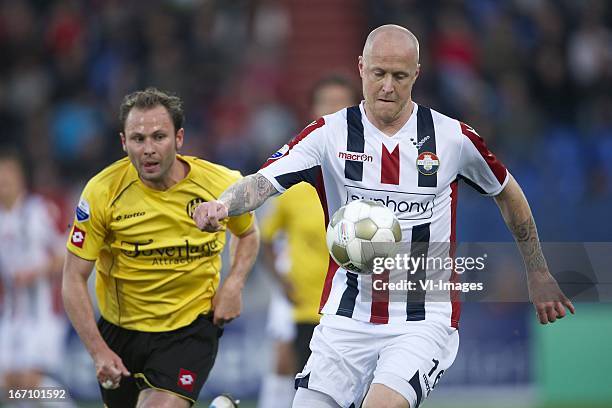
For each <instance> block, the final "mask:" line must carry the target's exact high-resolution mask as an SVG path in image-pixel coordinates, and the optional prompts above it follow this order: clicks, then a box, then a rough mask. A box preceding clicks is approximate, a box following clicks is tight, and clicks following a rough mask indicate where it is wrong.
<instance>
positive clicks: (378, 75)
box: [374, 71, 385, 78]
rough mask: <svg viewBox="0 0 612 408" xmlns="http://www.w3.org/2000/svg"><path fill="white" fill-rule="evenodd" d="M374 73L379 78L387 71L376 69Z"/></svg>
mask: <svg viewBox="0 0 612 408" xmlns="http://www.w3.org/2000/svg"><path fill="white" fill-rule="evenodd" d="M374 75H375V76H376V77H378V78H382V77H383V76H384V75H385V73H384V72H382V71H374Z"/></svg>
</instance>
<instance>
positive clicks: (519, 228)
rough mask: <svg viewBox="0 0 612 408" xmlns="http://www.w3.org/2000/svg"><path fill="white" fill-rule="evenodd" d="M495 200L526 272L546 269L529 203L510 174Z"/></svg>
mask: <svg viewBox="0 0 612 408" xmlns="http://www.w3.org/2000/svg"><path fill="white" fill-rule="evenodd" d="M495 202H496V203H497V205H498V206H499V209H500V210H501V213H502V216H503V217H504V221H506V225H507V226H508V228H509V229H510V231H511V232H512V235H513V236H514V239H515V240H516V243H517V244H518V247H519V250H520V251H521V255H522V256H523V260H524V262H525V267H526V269H527V273H531V272H541V271H548V266H547V265H546V259H544V255H543V254H542V247H541V245H540V239H539V238H538V230H537V228H536V224H535V221H534V220H533V216H532V214H531V209H530V208H529V203H528V202H527V199H526V198H525V195H524V194H523V191H522V190H521V187H520V186H519V185H518V183H517V182H516V180H514V178H513V177H512V176H510V180H509V181H508V184H507V185H506V188H504V190H503V191H502V192H501V193H500V194H499V195H498V196H496V197H495Z"/></svg>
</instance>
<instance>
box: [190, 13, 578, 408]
mask: <svg viewBox="0 0 612 408" xmlns="http://www.w3.org/2000/svg"><path fill="white" fill-rule="evenodd" d="M358 68H359V73H360V76H361V79H362V85H363V93H364V97H365V101H364V102H363V103H362V104H361V105H360V106H356V107H350V108H347V109H343V110H341V111H339V112H337V113H335V114H332V115H329V116H326V117H324V118H322V119H319V120H317V121H315V122H313V123H311V124H310V125H308V126H307V127H306V128H305V129H304V130H303V131H302V132H301V133H300V135H298V136H297V137H296V138H295V139H293V140H292V141H291V142H290V143H289V144H288V145H285V146H284V147H283V148H281V149H280V150H279V151H278V152H277V153H276V154H274V155H273V156H272V157H271V158H270V160H268V162H266V163H265V164H264V166H263V167H262V169H260V170H259V172H258V173H256V174H253V175H249V176H247V177H245V178H244V179H242V180H240V181H239V182H238V183H236V184H234V185H232V186H231V187H230V188H229V189H228V190H226V191H225V192H223V194H222V195H221V196H220V198H219V200H218V201H213V202H207V203H202V204H200V205H199V206H198V208H197V209H196V210H195V214H194V219H195V220H196V223H197V225H198V227H199V228H201V229H203V230H205V231H216V230H218V229H219V228H220V224H219V223H220V222H223V220H224V219H225V218H226V217H228V216H230V215H231V216H236V215H238V214H242V213H245V212H248V211H252V210H253V209H255V208H257V207H259V206H260V205H261V204H263V202H264V201H265V200H266V199H267V198H269V197H271V196H273V195H275V194H279V193H283V192H285V191H286V189H288V188H290V187H291V186H293V185H294V184H296V183H298V182H300V181H308V182H310V183H311V184H312V185H313V186H316V188H317V189H318V191H319V192H320V194H319V196H322V197H325V199H324V200H323V201H322V204H323V205H324V208H326V209H327V211H328V213H327V214H326V215H327V216H330V215H331V214H334V213H335V212H336V211H337V210H338V209H339V208H340V207H341V206H342V205H343V204H345V203H346V202H347V199H350V198H349V197H350V196H349V191H350V190H349V188H348V187H352V188H353V190H352V191H357V192H359V194H360V195H364V196H366V197H371V199H376V197H380V196H379V195H377V194H380V193H384V194H385V195H386V196H387V199H390V200H396V201H399V200H403V199H407V198H406V196H407V194H410V195H409V197H410V200H414V201H415V202H417V203H420V204H419V205H420V206H422V205H425V204H427V205H430V204H431V205H432V207H433V208H432V214H431V215H430V216H429V217H428V218H429V220H425V222H423V220H422V219H421V218H420V217H419V216H422V215H423V214H422V213H420V212H417V213H415V212H414V211H412V210H410V208H409V207H408V208H407V209H406V210H403V211H402V210H396V211H395V212H396V214H398V218H399V220H400V224H401V227H402V232H403V242H406V243H410V245H411V248H412V251H423V252H416V253H424V254H426V255H425V256H449V254H451V253H449V252H448V246H447V247H446V248H447V252H446V254H436V253H435V252H434V253H433V254H432V253H429V252H427V251H428V250H429V246H430V243H436V242H446V243H448V242H454V241H455V231H454V229H455V219H454V217H455V211H456V207H455V206H456V199H457V198H456V189H457V182H458V179H459V178H461V179H464V180H466V181H467V183H468V184H469V185H471V186H472V187H474V188H475V189H476V190H477V191H479V192H480V193H481V194H484V195H488V196H492V197H494V199H495V202H496V203H497V205H498V207H499V208H500V211H501V214H502V216H503V218H504V221H505V222H506V225H507V226H508V228H509V230H510V231H511V232H512V234H513V236H514V238H515V240H516V241H517V244H518V246H519V250H520V252H521V254H522V256H523V259H524V262H525V266H526V271H527V281H528V285H529V295H530V299H531V301H532V303H533V304H534V307H535V309H536V315H537V318H538V320H539V321H540V323H542V324H547V323H552V322H555V321H556V320H557V319H559V318H563V317H564V316H565V315H566V311H565V308H566V307H567V308H568V309H569V310H570V311H571V312H572V313H573V312H574V307H573V305H572V303H571V301H570V300H569V299H567V297H566V296H565V295H564V294H563V292H562V291H561V290H560V289H559V286H558V285H557V283H556V281H555V279H554V277H553V276H552V275H551V274H550V272H549V270H548V266H547V264H546V260H545V258H544V256H543V254H542V249H541V246H540V241H539V238H538V233H537V229H536V225H535V222H534V219H533V216H532V214H531V209H530V207H529V204H528V202H527V200H526V198H525V196H524V195H523V192H522V190H521V188H520V186H519V185H518V183H517V182H516V180H514V178H513V177H512V176H511V175H510V173H509V172H508V170H507V169H506V168H505V166H504V165H503V164H501V162H499V160H497V158H496V157H495V156H494V155H493V153H491V152H490V151H489V150H488V148H487V146H486V144H485V143H484V140H483V139H482V138H481V137H480V136H478V134H477V133H476V132H475V131H474V129H472V128H471V127H470V126H468V125H466V124H464V123H461V122H459V121H458V120H455V119H452V118H449V117H447V116H445V115H442V114H440V113H438V112H435V111H433V110H432V109H429V108H427V107H424V106H422V105H418V104H415V103H414V102H413V101H412V88H413V85H414V83H415V81H416V79H417V78H418V76H419V72H420V64H419V43H418V40H417V38H416V37H415V36H414V35H413V34H412V33H411V32H410V31H408V30H407V29H406V28H404V27H401V26H397V25H384V26H381V27H378V28H376V29H375V30H373V31H372V32H371V33H370V34H369V35H368V38H367V39H366V42H365V45H364V48H363V54H362V55H361V56H360V57H359V63H358ZM347 150H348V151H349V152H356V153H358V156H359V157H366V158H367V157H368V156H369V157H371V159H366V160H364V161H356V160H349V159H345V160H342V157H343V155H342V154H341V153H343V152H346V151H347ZM438 155H439V157H438ZM339 159H340V160H339ZM347 184H348V185H347ZM419 196H420V197H419ZM427 197H429V198H427ZM431 197H436V205H435V206H434V205H433V198H431ZM417 200H418V201H417ZM398 207H399V206H398ZM419 211H420V210H419ZM396 272H399V273H400V274H401V275H402V276H403V279H407V278H406V274H408V275H410V276H408V278H410V279H426V276H427V275H426V272H428V271H425V270H424V269H422V270H420V271H419V270H416V271H406V270H404V271H402V270H398V271H396ZM413 274H414V275H416V276H414V277H412V275H413ZM445 276H446V278H445V279H446V280H449V279H454V278H451V276H452V275H451V271H450V270H446V271H445ZM395 278H396V279H397V278H398V276H396V277H395ZM374 279H377V280H379V281H383V282H384V281H386V282H390V281H391V276H390V274H389V272H388V271H387V272H384V273H383V274H381V276H376V277H372V276H367V275H357V274H355V273H352V272H349V271H346V270H344V269H343V268H339V267H338V265H336V264H334V263H333V262H330V267H329V270H328V274H327V276H326V279H325V286H324V290H323V295H322V301H321V303H322V308H321V311H322V313H323V317H322V318H321V323H320V324H319V325H318V326H317V328H316V330H315V332H314V334H313V337H312V340H311V342H310V347H311V350H312V354H311V356H310V358H309V359H308V362H307V363H306V366H305V367H304V368H303V370H302V372H301V373H300V374H298V376H297V377H296V386H297V387H299V388H298V390H297V392H296V395H295V398H294V401H293V407H296V408H315V407H316V408H335V407H348V406H363V407H364V408H374V407H376V408H379V407H385V408H407V407H411V408H416V407H418V406H419V405H420V403H421V402H422V401H423V400H424V399H425V398H427V397H428V396H429V394H430V391H431V389H432V388H434V387H435V386H436V385H437V383H438V381H439V380H440V378H441V376H442V375H443V374H444V372H445V371H446V370H447V369H448V368H449V367H450V366H451V365H452V363H453V362H454V360H455V357H456V354H457V350H458V347H459V334H458V330H457V329H458V326H459V316H460V308H459V307H460V304H459V302H458V299H457V298H456V294H455V295H453V294H451V293H446V296H447V297H446V299H447V300H445V301H439V302H436V301H433V302H431V301H426V300H425V299H426V295H427V293H426V292H425V291H414V293H413V291H409V292H408V293H407V294H404V296H403V298H402V301H401V302H391V301H390V292H389V291H388V290H387V291H385V290H382V291H376V292H377V293H373V294H372V298H371V300H368V299H367V298H365V297H364V296H363V295H360V292H361V293H364V292H365V293H367V289H369V288H375V287H374V286H373V284H374ZM449 281H450V280H449ZM374 299H380V300H374ZM362 401H363V405H360V404H361V403H362Z"/></svg>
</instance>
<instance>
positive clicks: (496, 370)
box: [0, 0, 612, 408]
mask: <svg viewBox="0 0 612 408" xmlns="http://www.w3.org/2000/svg"><path fill="white" fill-rule="evenodd" d="M611 7H612V6H611V5H610V3H609V2H607V1H605V0H601V1H596V0H558V1H552V0H501V1H495V0H466V1H416V0H369V1H366V0H308V1H306V0H304V1H300V0H286V1H282V0H258V1H257V0H253V1H247V0H233V1H220V0H219V1H212V0H174V1H164V2H161V1H147V2H124V1H118V0H110V1H101V0H90V1H41V0H30V1H22V0H15V1H12V0H5V1H0V137H1V141H2V145H3V146H6V145H9V144H11V145H17V146H19V148H20V149H22V150H23V151H24V152H25V154H26V156H27V158H28V163H29V164H30V166H29V170H30V172H31V174H30V176H31V181H32V186H33V188H34V190H36V191H38V192H40V193H43V194H45V195H46V196H47V197H49V198H51V199H53V200H55V201H56V203H58V205H60V207H61V208H62V209H63V219H61V220H60V221H58V223H59V225H60V226H62V228H64V229H65V227H66V225H67V224H68V223H69V222H70V221H69V219H70V217H71V216H72V210H71V207H73V206H74V203H75V202H76V201H75V200H76V199H77V197H78V194H79V191H80V189H81V188H82V186H83V183H84V182H85V181H86V180H87V179H88V178H89V177H91V176H92V175H93V174H95V173H96V172H97V171H99V170H100V169H102V168H103V167H104V166H105V165H107V164H108V163H110V162H111V161H113V160H115V159H117V158H119V157H121V156H122V151H121V149H120V144H119V138H118V135H117V132H118V123H117V122H118V121H117V119H116V117H117V108H118V106H119V103H120V101H121V98H122V96H123V95H124V94H125V93H126V92H129V91H132V90H135V89H137V88H142V87H145V86H150V85H154V86H157V87H159V88H162V89H167V90H171V91H174V92H176V93H178V94H179V95H180V96H181V97H183V98H184V100H185V106H186V114H187V125H186V145H185V147H184V148H183V153H185V154H193V155H198V156H202V157H204V158H206V159H209V160H212V161H216V162H220V163H222V164H225V165H227V166H230V167H234V168H237V169H240V170H241V171H243V173H245V174H248V173H250V172H253V171H255V170H256V169H257V168H258V167H259V165H260V164H261V163H262V162H263V161H264V160H265V158H266V157H267V156H268V155H269V154H270V153H271V152H273V151H274V150H275V149H276V148H277V147H278V146H281V145H282V144H283V143H284V142H285V141H286V139H287V138H288V137H290V136H291V135H293V134H295V133H296V131H298V130H299V129H300V128H301V127H302V126H303V125H304V124H306V123H307V122H309V121H310V120H311V118H309V117H308V114H307V105H308V98H309V93H308V90H309V88H310V87H311V85H312V84H313V83H314V81H315V80H317V79H318V78H320V77H321V76H323V75H325V74H328V73H330V72H339V73H343V74H347V75H350V76H351V77H352V78H354V79H355V81H356V83H358V82H357V81H358V77H357V75H356V74H357V71H356V62H357V58H356V57H357V55H359V54H360V51H361V50H360V48H361V46H362V44H363V41H364V39H365V36H366V35H367V32H368V31H369V30H370V29H371V28H373V27H375V26H378V25H380V24H383V23H398V24H402V25H405V26H407V27H409V28H410V29H411V30H412V31H413V32H414V33H415V34H416V35H417V37H418V38H419V39H420V42H421V65H422V70H421V77H420V79H419V80H418V82H417V84H416V87H415V95H414V98H415V100H416V101H417V102H419V103H421V104H424V105H428V106H430V107H432V108H434V109H437V110H440V111H441V112H444V113H446V114H448V115H450V116H454V117H457V118H460V119H462V120H463V121H465V122H467V123H470V124H471V125H472V126H473V127H474V128H475V129H477V130H478V131H479V133H480V134H481V135H482V136H483V137H484V138H485V139H486V140H487V142H488V144H489V146H490V147H491V149H492V150H493V151H495V152H496V153H497V154H498V156H499V157H500V158H501V159H502V160H503V161H504V162H505V163H506V164H507V165H508V167H509V168H510V169H511V171H512V173H513V175H514V176H515V177H516V178H517V179H518V181H519V182H520V183H521V185H522V186H523V188H524V190H525V193H526V195H527V197H528V199H529V201H530V203H531V205H532V208H533V211H534V214H535V217H536V220H537V223H538V226H539V230H540V235H541V238H542V239H543V240H546V241H611V239H610V235H611V232H610V230H611V228H610V227H612V221H611V220H610V217H609V209H610V205H611V204H612V200H611V198H612V68H611V67H612V29H611V22H612V21H611V18H612V14H611V13H612V10H611ZM468 190H469V189H467V188H462V189H460V197H461V205H460V206H459V212H458V222H459V225H458V238H459V240H460V241H472V240H478V241H510V240H511V236H510V235H509V233H508V232H507V231H506V229H505V226H504V225H503V221H502V220H501V217H500V216H499V214H498V211H497V208H496V207H495V204H494V203H493V201H492V200H488V199H482V198H480V197H477V196H476V195H475V194H473V193H471V192H470V191H468ZM269 285H270V282H269V280H268V278H267V277H266V274H265V272H264V271H262V270H261V268H259V267H258V268H256V270H255V271H254V272H253V274H252V277H251V278H250V280H249V284H248V287H247V288H246V290H245V292H246V293H245V311H244V314H243V316H242V317H241V318H240V319H239V320H238V321H236V322H234V323H232V324H231V325H230V326H229V327H228V328H227V330H226V335H225V336H224V338H223V341H222V344H221V351H220V355H219V358H218V360H217V363H216V366H215V368H214V371H213V374H212V375H211V378H210V382H209V385H208V386H207V387H205V388H206V390H205V395H204V397H210V395H211V394H214V393H217V392H224V391H229V392H233V393H235V394H237V395H239V396H240V397H242V398H243V399H246V400H254V399H255V398H256V395H257V390H258V386H259V380H260V377H261V373H262V370H265V369H266V367H267V365H268V364H269V362H268V351H269V350H268V343H267V341H266V339H265V334H264V333H263V329H262V327H263V326H264V324H263V323H264V320H265V312H266V304H267V293H268V290H269ZM577 308H578V313H579V314H578V315H577V316H575V317H572V318H569V319H566V320H564V321H563V322H562V323H560V324H556V325H555V326H547V327H539V326H536V320H535V318H534V316H533V312H532V309H531V306H530V305H526V304H468V305H466V307H465V309H464V315H463V317H462V344H461V348H460V352H459V356H458V358H457V360H456V362H455V364H454V366H453V367H452V368H451V370H450V371H449V373H448V374H447V375H446V376H445V377H444V379H443V380H442V384H443V386H442V387H440V388H438V389H437V390H436V392H435V393H434V394H432V395H433V396H432V398H431V401H428V402H427V404H426V406H429V407H432V408H435V407H443V406H454V407H457V406H459V407H461V406H463V404H464V405H465V406H479V405H478V404H480V406H487V407H490V406H496V407H499V406H513V407H532V406H538V407H540V406H555V407H559V406H577V407H599V406H601V407H604V406H605V407H609V406H612V373H611V372H610V370H609V365H610V363H611V362H612V357H611V355H612V342H610V340H609V339H610V338H611V336H612V318H610V316H611V314H610V312H612V307H611V306H610V304H607V305H606V304H578V305H577ZM38 335H40V334H38ZM67 347H68V349H67V353H66V356H65V365H64V366H63V367H60V371H61V375H62V376H63V378H64V380H65V381H66V383H67V384H68V386H69V387H70V390H71V393H72V394H73V395H75V396H76V397H78V398H80V399H83V400H92V399H93V400H95V399H96V398H97V388H96V383H95V378H94V376H93V369H92V367H91V362H90V359H89V356H88V355H87V354H86V353H85V352H84V350H83V349H82V347H81V346H80V344H79V341H78V338H77V337H76V336H75V334H74V333H73V332H69V333H68V335H67ZM204 400H205V399H204ZM204 400H203V401H204ZM94 405H95V403H94ZM201 405H203V404H201Z"/></svg>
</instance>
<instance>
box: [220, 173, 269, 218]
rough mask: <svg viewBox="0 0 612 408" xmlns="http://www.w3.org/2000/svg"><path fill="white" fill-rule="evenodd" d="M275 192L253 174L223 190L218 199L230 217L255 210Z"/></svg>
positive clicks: (264, 180) (256, 174) (265, 180)
mask: <svg viewBox="0 0 612 408" xmlns="http://www.w3.org/2000/svg"><path fill="white" fill-rule="evenodd" d="M276 192H277V191H276V189H275V188H274V186H273V185H272V183H270V182H269V181H268V179H266V178H265V177H264V176H262V175H261V174H259V173H255V174H251V175H249V176H246V177H245V178H243V179H242V180H240V181H238V182H236V183H235V184H233V185H232V186H231V187H229V188H228V189H227V190H225V191H224V192H223V194H221V196H220V197H219V201H221V202H223V203H224V204H225V205H227V208H228V210H229V216H230V217H231V216H235V215H240V214H244V213H245V212H248V211H252V210H254V209H256V208H257V207H259V206H260V205H262V204H263V203H264V201H266V199H267V198H268V197H270V196H272V195H273V194H275V193H276Z"/></svg>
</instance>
